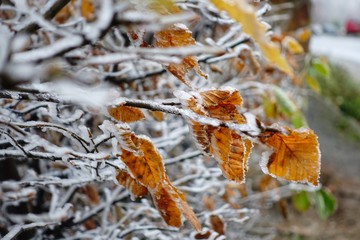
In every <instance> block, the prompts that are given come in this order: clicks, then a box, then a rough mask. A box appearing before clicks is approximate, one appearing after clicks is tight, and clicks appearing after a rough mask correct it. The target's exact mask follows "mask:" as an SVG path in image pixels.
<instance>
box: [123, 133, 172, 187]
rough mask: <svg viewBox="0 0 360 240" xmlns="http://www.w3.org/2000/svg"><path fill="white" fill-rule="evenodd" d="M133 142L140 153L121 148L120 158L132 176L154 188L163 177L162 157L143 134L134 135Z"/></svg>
mask: <svg viewBox="0 0 360 240" xmlns="http://www.w3.org/2000/svg"><path fill="white" fill-rule="evenodd" d="M133 142H134V143H135V144H136V145H137V146H139V147H140V151H141V153H142V154H140V155H139V156H138V155H135V153H133V152H130V151H128V150H125V149H122V154H121V160H122V161H123V162H124V163H125V164H126V166H127V167H128V169H129V170H130V172H131V175H132V176H134V178H135V179H136V180H137V181H138V182H140V183H141V184H143V185H144V186H146V187H148V188H150V189H154V188H155V187H156V186H157V185H158V184H159V182H161V181H163V180H164V179H165V169H164V165H163V162H162V157H161V155H160V153H159V152H158V151H157V149H156V148H155V146H154V145H153V144H152V142H151V141H150V139H148V138H147V137H145V136H136V137H135V138H134V139H133Z"/></svg>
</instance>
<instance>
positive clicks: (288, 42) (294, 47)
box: [282, 36, 304, 54]
mask: <svg viewBox="0 0 360 240" xmlns="http://www.w3.org/2000/svg"><path fill="white" fill-rule="evenodd" d="M282 44H283V45H284V47H285V48H286V49H287V50H288V51H289V52H290V53H292V54H301V53H304V49H303V47H302V46H301V45H300V43H299V42H298V41H296V39H295V38H293V37H290V36H286V37H285V38H284V39H283V41H282Z"/></svg>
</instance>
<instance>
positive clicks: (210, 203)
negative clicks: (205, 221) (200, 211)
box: [202, 194, 215, 212]
mask: <svg viewBox="0 0 360 240" xmlns="http://www.w3.org/2000/svg"><path fill="white" fill-rule="evenodd" d="M202 202H203V205H204V207H205V209H206V211H209V212H211V211H214V209H215V199H214V197H213V196H211V195H210V194H208V195H205V196H204V197H203V199H202Z"/></svg>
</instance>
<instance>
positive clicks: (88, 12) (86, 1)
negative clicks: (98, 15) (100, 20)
mask: <svg viewBox="0 0 360 240" xmlns="http://www.w3.org/2000/svg"><path fill="white" fill-rule="evenodd" d="M80 13H81V16H82V17H84V18H85V19H86V21H91V20H93V19H94V5H93V3H92V1H91V0H82V1H81V6H80Z"/></svg>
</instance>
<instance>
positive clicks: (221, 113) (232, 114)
mask: <svg viewBox="0 0 360 240" xmlns="http://www.w3.org/2000/svg"><path fill="white" fill-rule="evenodd" d="M206 110H207V111H208V113H209V116H210V117H212V118H216V119H219V120H221V121H225V122H234V123H239V124H240V123H245V119H244V118H243V116H241V114H240V113H239V111H238V110H237V108H236V106H235V105H231V104H221V105H218V106H216V107H208V108H206Z"/></svg>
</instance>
